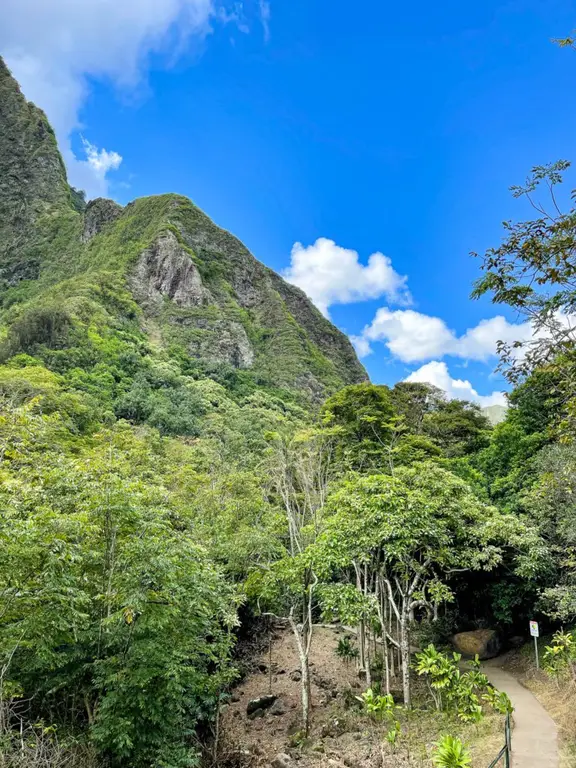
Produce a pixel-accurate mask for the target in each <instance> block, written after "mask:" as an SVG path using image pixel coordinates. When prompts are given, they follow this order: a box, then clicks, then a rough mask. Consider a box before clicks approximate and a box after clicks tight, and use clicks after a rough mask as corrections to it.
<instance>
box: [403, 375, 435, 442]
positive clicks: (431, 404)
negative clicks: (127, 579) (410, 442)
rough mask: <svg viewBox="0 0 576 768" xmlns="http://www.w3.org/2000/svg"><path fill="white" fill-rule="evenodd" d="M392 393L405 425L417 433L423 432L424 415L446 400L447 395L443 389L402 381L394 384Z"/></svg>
mask: <svg viewBox="0 0 576 768" xmlns="http://www.w3.org/2000/svg"><path fill="white" fill-rule="evenodd" d="M390 395H391V398H392V402H393V404H394V407H395V409H396V411H397V412H398V413H399V414H400V416H402V419H403V423H404V425H405V427H406V428H407V430H408V431H409V432H410V433H412V434H415V435H420V434H422V433H423V431H424V417H425V416H426V415H427V414H429V413H433V412H434V411H437V410H438V409H439V408H440V407H441V406H442V405H443V404H444V403H445V402H446V395H445V394H444V392H442V390H441V389H438V387H434V386H433V385H432V384H424V383H420V382H410V381H400V382H398V384H395V385H394V387H393V388H392V390H391V392H390Z"/></svg>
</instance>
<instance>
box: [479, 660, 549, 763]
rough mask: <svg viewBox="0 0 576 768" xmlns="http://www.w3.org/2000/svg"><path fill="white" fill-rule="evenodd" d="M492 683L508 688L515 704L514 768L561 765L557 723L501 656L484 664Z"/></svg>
mask: <svg viewBox="0 0 576 768" xmlns="http://www.w3.org/2000/svg"><path fill="white" fill-rule="evenodd" d="M482 668H483V671H484V672H485V673H486V674H487V675H488V677H489V678H490V681H491V682H492V684H493V685H494V686H495V687H496V688H498V689H499V690H500V691H505V692H506V693H507V694H508V696H509V697H510V699H511V701H512V705H513V706H514V714H513V718H514V729H513V731H512V765H513V768H558V766H559V762H558V741H557V731H556V725H555V723H554V721H553V720H552V718H551V717H550V715H549V714H548V713H547V712H546V710H545V709H544V707H543V706H542V705H541V704H540V702H539V701H538V699H536V697H535V696H533V695H532V694H531V693H530V691H529V690H528V689H527V688H524V686H523V685H521V684H520V683H519V682H518V680H516V678H515V677H513V676H512V675H511V674H509V673H508V672H506V671H505V670H503V669H502V668H501V667H500V666H499V661H498V659H492V660H491V661H489V662H485V663H484V664H483V665H482Z"/></svg>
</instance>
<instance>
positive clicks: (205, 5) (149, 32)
mask: <svg viewBox="0 0 576 768" xmlns="http://www.w3.org/2000/svg"><path fill="white" fill-rule="evenodd" d="M217 4H218V5H222V3H220V2H218V0H49V1H48V0H2V2H1V3H0V53H2V55H3V56H4V58H5V60H6V63H7V65H8V66H9V67H10V69H11V70H12V72H13V74H14V76H15V77H16V79H17V80H18V81H19V82H20V84H21V86H22V90H23V92H24V93H25V95H26V97H27V98H28V99H30V100H31V101H34V102H35V103H36V104H37V105H38V106H40V107H42V109H44V110H45V112H46V113H47V115H48V118H49V119H50V121H51V122H52V124H53V126H54V129H55V131H56V135H57V136H58V140H59V143H60V146H61V149H62V153H63V155H64V159H65V161H66V164H67V166H68V171H69V176H70V180H71V183H72V184H74V185H75V186H81V187H83V188H84V189H86V191H87V193H88V196H89V197H94V196H96V195H102V194H105V193H106V187H107V184H106V173H107V171H109V170H112V169H115V168H117V167H118V165H119V164H120V161H121V159H120V155H118V153H115V152H107V151H106V150H100V149H97V148H94V152H95V153H96V155H94V154H92V155H88V156H87V157H86V159H84V158H77V157H76V156H75V155H74V153H73V151H72V148H71V144H70V135H71V134H72V133H73V132H74V131H75V130H78V128H80V127H81V126H80V118H79V112H80V109H81V107H82V105H83V103H84V100H85V99H86V96H87V94H88V91H89V78H99V79H105V80H109V81H111V82H112V83H114V84H115V85H116V86H119V87H121V88H134V87H136V86H137V85H138V84H139V83H140V82H141V80H142V78H143V71H144V69H145V64H146V61H147V58H148V56H149V55H150V54H151V53H153V52H164V51H169V52H170V54H171V56H174V54H175V53H176V54H177V53H179V52H181V51H182V48H183V46H184V44H186V43H189V41H190V40H191V39H195V40H200V41H201V40H202V39H203V38H204V37H205V36H206V34H207V33H208V32H209V31H210V22H211V19H213V18H214V17H216V16H217V8H216V5H217ZM90 146H92V145H90ZM85 148H86V147H85ZM96 156H97V160H96V162H95V161H94V157H96ZM106 166H107V168H106V170H104V168H105V167H106Z"/></svg>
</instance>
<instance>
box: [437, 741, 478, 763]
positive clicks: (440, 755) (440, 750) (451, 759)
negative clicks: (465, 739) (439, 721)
mask: <svg viewBox="0 0 576 768" xmlns="http://www.w3.org/2000/svg"><path fill="white" fill-rule="evenodd" d="M434 747H435V750H434V754H433V756H432V762H433V763H434V765H435V766H436V768H469V766H470V765H471V763H472V758H471V756H470V752H469V751H468V750H467V749H466V747H465V746H464V744H463V743H462V742H461V741H460V739H457V738H456V737H455V736H450V735H448V734H447V735H446V736H443V737H442V738H441V739H440V741H438V742H437V743H436V744H435V745H434Z"/></svg>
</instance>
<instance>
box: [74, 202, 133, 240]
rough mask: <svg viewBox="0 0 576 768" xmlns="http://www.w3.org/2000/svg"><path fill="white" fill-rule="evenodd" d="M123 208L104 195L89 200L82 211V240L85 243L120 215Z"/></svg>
mask: <svg viewBox="0 0 576 768" xmlns="http://www.w3.org/2000/svg"><path fill="white" fill-rule="evenodd" d="M123 210H124V209H123V208H122V206H121V205H118V203H115V202H114V200H107V199H106V198H104V197H97V198H96V199H95V200H91V201H90V202H89V203H88V205H87V206H86V210H85V212H84V229H83V231H82V235H81V240H82V242H83V243H87V242H88V241H89V240H92V238H93V237H95V236H96V235H98V234H99V233H100V232H101V231H102V230H103V229H104V227H105V226H106V225H107V224H110V223H111V222H112V221H115V220H116V219H117V218H118V216H121V215H122V211H123Z"/></svg>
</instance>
